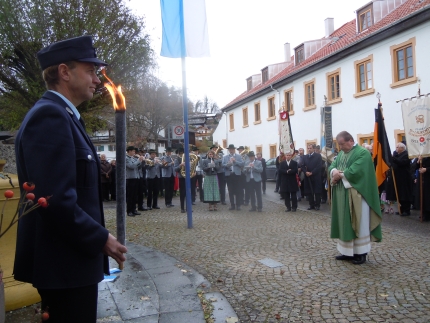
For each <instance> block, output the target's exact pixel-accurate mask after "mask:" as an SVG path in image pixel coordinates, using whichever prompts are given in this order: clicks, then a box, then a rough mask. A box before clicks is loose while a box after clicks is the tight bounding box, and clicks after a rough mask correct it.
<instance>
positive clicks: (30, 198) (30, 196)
mask: <svg viewBox="0 0 430 323" xmlns="http://www.w3.org/2000/svg"><path fill="white" fill-rule="evenodd" d="M25 197H26V198H27V200H32V201H33V200H34V198H35V197H36V196H35V195H34V194H33V193H27V195H26V196H25Z"/></svg>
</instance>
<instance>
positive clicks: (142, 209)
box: [137, 206, 148, 211]
mask: <svg viewBox="0 0 430 323" xmlns="http://www.w3.org/2000/svg"><path fill="white" fill-rule="evenodd" d="M137 209H138V210H139V211H148V209H147V208H146V207H144V206H141V207H139V208H137Z"/></svg>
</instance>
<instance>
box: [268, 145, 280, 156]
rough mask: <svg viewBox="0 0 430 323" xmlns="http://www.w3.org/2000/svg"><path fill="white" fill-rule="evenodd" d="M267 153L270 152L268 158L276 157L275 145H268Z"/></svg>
mask: <svg viewBox="0 0 430 323" xmlns="http://www.w3.org/2000/svg"><path fill="white" fill-rule="evenodd" d="M269 151H270V158H275V157H276V156H278V154H277V153H276V152H277V150H276V144H274V145H269Z"/></svg>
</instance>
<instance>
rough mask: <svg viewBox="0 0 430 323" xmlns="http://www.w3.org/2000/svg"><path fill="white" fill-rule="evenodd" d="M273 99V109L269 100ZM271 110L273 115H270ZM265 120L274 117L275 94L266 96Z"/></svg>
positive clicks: (273, 118)
mask: <svg viewBox="0 0 430 323" xmlns="http://www.w3.org/2000/svg"><path fill="white" fill-rule="evenodd" d="M272 100H273V109H272V105H271V104H270V102H271V101H272ZM272 112H273V115H272ZM267 116H268V117H267V119H266V120H267V121H271V120H275V119H276V104H275V96H274V95H272V96H269V97H267Z"/></svg>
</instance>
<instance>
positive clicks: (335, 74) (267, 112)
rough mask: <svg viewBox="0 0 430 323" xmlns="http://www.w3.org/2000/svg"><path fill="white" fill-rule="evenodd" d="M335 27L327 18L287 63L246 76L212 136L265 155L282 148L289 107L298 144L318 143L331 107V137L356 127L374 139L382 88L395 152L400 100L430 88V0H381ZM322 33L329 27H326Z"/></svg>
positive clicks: (357, 134) (361, 138) (362, 139)
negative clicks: (282, 120) (282, 115)
mask: <svg viewBox="0 0 430 323" xmlns="http://www.w3.org/2000/svg"><path fill="white" fill-rule="evenodd" d="M356 14H357V18H356V19H354V20H352V21H350V22H348V23H346V24H344V25H343V26H341V27H340V28H338V29H337V30H334V28H333V19H332V18H327V19H326V20H325V37H323V38H321V39H318V40H313V41H305V42H304V43H302V44H300V45H299V46H297V47H296V48H294V49H293V52H291V49H290V46H289V44H288V43H287V44H285V46H284V50H285V62H281V63H279V64H274V65H271V66H267V67H265V68H263V69H262V70H261V74H257V75H253V76H251V77H249V78H248V79H247V82H246V89H247V90H246V91H245V92H244V93H242V94H240V95H239V96H238V97H237V98H236V99H234V100H233V101H232V102H230V103H229V104H227V105H226V106H225V107H224V108H223V109H222V111H223V117H222V119H221V121H220V123H219V125H218V127H217V129H216V131H215V132H214V134H213V139H214V142H218V144H221V145H223V146H224V147H226V146H227V145H228V144H234V145H236V146H239V145H243V146H245V145H246V146H249V147H250V149H251V150H254V151H255V152H257V151H261V152H262V153H263V157H265V158H272V157H275V156H276V155H277V154H278V151H279V131H278V124H279V110H280V108H285V109H286V110H288V111H289V113H290V122H291V128H292V134H293V139H294V142H295V147H296V149H298V148H300V147H303V148H305V147H306V145H307V144H308V143H316V144H320V140H321V139H320V137H321V108H322V107H323V106H325V105H327V106H332V126H333V136H336V134H337V133H339V132H340V131H342V130H346V131H348V132H350V133H351V134H352V135H353V136H354V138H355V139H356V141H357V142H358V143H359V144H362V143H371V142H372V141H373V129H374V122H375V119H374V115H375V114H374V109H375V108H376V107H377V104H378V98H377V94H378V93H379V94H380V101H381V102H382V104H383V105H382V107H383V113H384V117H385V126H386V129H387V136H388V139H389V142H390V146H391V148H392V150H394V147H395V143H396V142H398V141H401V140H402V139H403V138H404V129H403V120H402V114H401V108H400V105H401V104H400V103H396V101H397V100H401V99H405V98H410V97H413V96H415V95H416V94H417V92H418V90H419V89H420V91H421V94H425V93H428V92H430V76H428V75H429V73H428V69H429V68H428V66H430V42H429V41H428V35H430V1H429V0H425V1H422V0H421V1H420V0H382V1H372V2H369V3H367V4H365V5H364V6H363V7H361V8H358V9H357V11H356ZM322 31H323V29H322Z"/></svg>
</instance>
